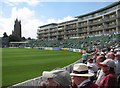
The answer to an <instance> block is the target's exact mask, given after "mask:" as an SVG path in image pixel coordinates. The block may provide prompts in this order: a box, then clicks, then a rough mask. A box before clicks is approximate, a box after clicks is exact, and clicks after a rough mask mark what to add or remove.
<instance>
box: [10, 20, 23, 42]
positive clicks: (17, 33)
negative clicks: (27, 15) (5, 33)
mask: <svg viewBox="0 0 120 88" xmlns="http://www.w3.org/2000/svg"><path fill="white" fill-rule="evenodd" d="M21 35H22V34H21V21H18V19H16V20H15V24H14V30H13V31H12V36H14V37H15V38H17V39H18V40H20V39H21Z"/></svg>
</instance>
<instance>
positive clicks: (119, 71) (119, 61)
mask: <svg viewBox="0 0 120 88" xmlns="http://www.w3.org/2000/svg"><path fill="white" fill-rule="evenodd" d="M115 64H116V69H115V71H116V75H117V81H118V87H119V88H120V51H118V52H117V53H116V55H115Z"/></svg>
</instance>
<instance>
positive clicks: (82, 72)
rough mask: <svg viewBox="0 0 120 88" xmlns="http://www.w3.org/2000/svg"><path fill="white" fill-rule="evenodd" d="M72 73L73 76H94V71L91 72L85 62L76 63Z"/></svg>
mask: <svg viewBox="0 0 120 88" xmlns="http://www.w3.org/2000/svg"><path fill="white" fill-rule="evenodd" d="M70 75H71V76H83V77H91V76H94V74H93V73H89V71H88V67H87V65H86V64H83V63H78V64H75V65H74V66H73V72H72V73H71V74H70Z"/></svg>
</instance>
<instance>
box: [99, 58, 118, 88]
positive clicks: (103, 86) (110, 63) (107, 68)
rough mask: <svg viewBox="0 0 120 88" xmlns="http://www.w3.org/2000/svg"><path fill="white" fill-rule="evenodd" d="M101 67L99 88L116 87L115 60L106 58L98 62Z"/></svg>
mask: <svg viewBox="0 0 120 88" xmlns="http://www.w3.org/2000/svg"><path fill="white" fill-rule="evenodd" d="M99 65H100V66H101V67H102V69H103V72H104V74H105V75H104V76H103V77H102V79H101V81H100V85H99V87H100V88H117V76H116V74H115V71H114V68H115V62H114V60H112V59H106V60H105V61H104V62H102V63H99Z"/></svg>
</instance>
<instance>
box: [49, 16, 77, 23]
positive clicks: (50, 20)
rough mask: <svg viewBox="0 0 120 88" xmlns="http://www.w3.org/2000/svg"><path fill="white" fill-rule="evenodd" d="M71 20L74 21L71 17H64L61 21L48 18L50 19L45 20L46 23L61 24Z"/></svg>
mask: <svg viewBox="0 0 120 88" xmlns="http://www.w3.org/2000/svg"><path fill="white" fill-rule="evenodd" d="M73 19H75V18H73V17H71V16H67V17H64V18H63V19H54V18H50V19H48V20H47V23H61V22H65V21H70V20H73Z"/></svg>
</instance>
